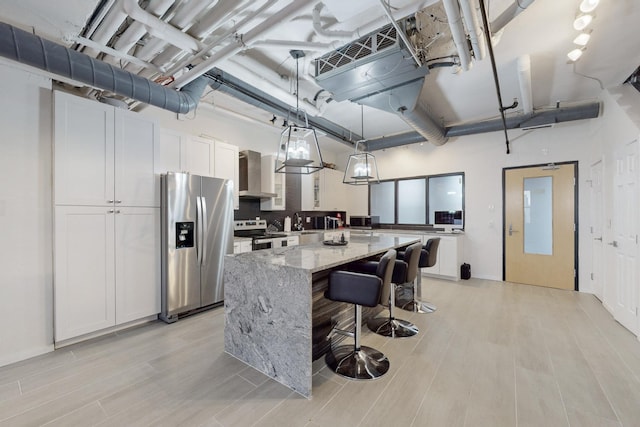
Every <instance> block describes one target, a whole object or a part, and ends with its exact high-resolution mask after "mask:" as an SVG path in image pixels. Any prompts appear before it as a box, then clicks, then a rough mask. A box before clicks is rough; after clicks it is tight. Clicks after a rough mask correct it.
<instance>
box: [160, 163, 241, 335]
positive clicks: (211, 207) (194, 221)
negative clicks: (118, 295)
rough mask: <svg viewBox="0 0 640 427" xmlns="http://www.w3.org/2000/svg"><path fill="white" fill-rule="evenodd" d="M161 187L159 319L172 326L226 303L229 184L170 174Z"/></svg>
mask: <svg viewBox="0 0 640 427" xmlns="http://www.w3.org/2000/svg"><path fill="white" fill-rule="evenodd" d="M160 187H161V201H162V209H161V219H162V221H161V222H162V307H161V312H160V318H161V319H162V320H164V321H165V322H167V323H172V322H175V321H176V320H177V319H178V316H179V315H181V314H185V313H190V312H193V311H194V310H198V309H202V308H204V307H208V306H212V305H214V304H217V303H220V302H222V300H223V299H224V287H223V283H222V273H223V265H224V256H225V254H230V253H233V182H232V181H229V180H226V179H220V178H210V177H206V176H199V175H191V174H188V173H171V172H170V173H167V174H165V175H162V176H161V177H160Z"/></svg>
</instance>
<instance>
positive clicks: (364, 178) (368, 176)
mask: <svg viewBox="0 0 640 427" xmlns="http://www.w3.org/2000/svg"><path fill="white" fill-rule="evenodd" d="M360 122H361V126H362V132H361V135H362V138H363V139H361V140H358V141H356V148H355V152H354V153H353V154H352V155H350V156H349V161H348V162H347V167H346V169H345V171H344V178H342V182H343V183H345V184H350V185H368V184H371V183H379V182H380V177H379V176H378V165H377V163H376V157H375V156H374V155H373V154H371V153H369V152H366V151H361V152H358V145H359V144H360V143H363V142H365V141H366V139H364V107H363V106H362V105H361V106H360Z"/></svg>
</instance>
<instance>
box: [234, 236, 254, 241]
mask: <svg viewBox="0 0 640 427" xmlns="http://www.w3.org/2000/svg"><path fill="white" fill-rule="evenodd" d="M251 240H253V239H252V238H251V237H235V236H234V237H233V241H234V242H246V241H251Z"/></svg>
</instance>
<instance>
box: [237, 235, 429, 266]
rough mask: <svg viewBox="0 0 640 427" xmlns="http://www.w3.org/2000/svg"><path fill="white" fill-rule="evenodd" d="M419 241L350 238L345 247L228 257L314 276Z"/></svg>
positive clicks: (297, 248) (319, 246) (287, 249)
mask: <svg viewBox="0 0 640 427" xmlns="http://www.w3.org/2000/svg"><path fill="white" fill-rule="evenodd" d="M417 241H419V239H417V238H416V239H414V238H411V237H398V236H390V235H387V234H385V235H380V236H352V237H351V239H350V240H349V243H348V244H347V245H346V246H328V245H324V244H323V243H322V242H320V243H313V244H310V245H303V246H290V247H284V248H275V249H263V250H260V251H254V252H247V253H244V254H236V255H227V256H234V257H242V258H248V260H247V261H249V260H250V261H251V262H255V263H261V264H267V265H272V266H284V267H291V268H295V269H301V270H305V271H307V272H309V273H315V272H318V271H322V270H327V269H330V268H332V267H336V266H338V265H342V264H346V263H348V262H351V261H356V260H359V259H363V258H367V257H371V256H374V255H377V254H380V253H383V252H385V251H386V250H387V249H388V248H390V247H394V248H398V247H402V246H407V245H410V244H411V243H414V242H417Z"/></svg>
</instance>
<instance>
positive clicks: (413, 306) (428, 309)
mask: <svg viewBox="0 0 640 427" xmlns="http://www.w3.org/2000/svg"><path fill="white" fill-rule="evenodd" d="M421 289H422V273H421V271H420V270H418V276H417V278H416V280H414V281H413V300H411V301H409V302H408V303H406V304H405V305H403V306H402V309H403V310H407V311H413V312H414V313H433V312H434V311H436V310H437V307H436V306H435V305H433V304H431V303H429V302H426V301H420V300H419V299H418V298H420V295H419V291H420V290H421Z"/></svg>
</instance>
